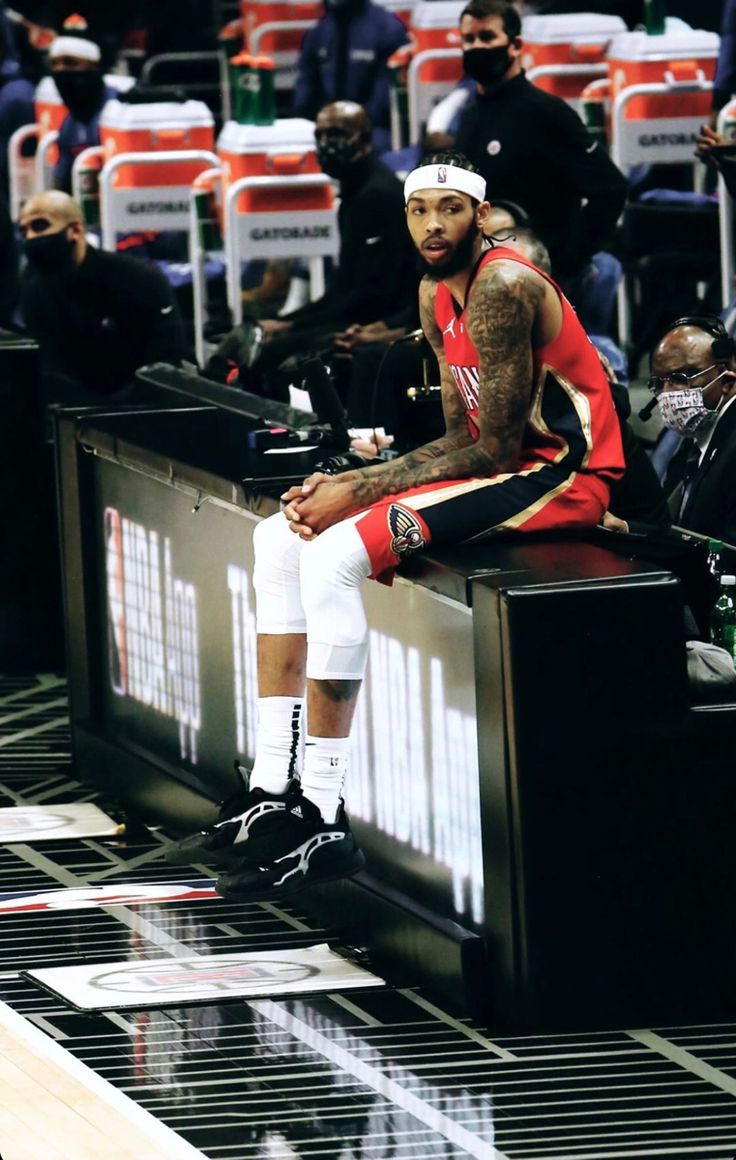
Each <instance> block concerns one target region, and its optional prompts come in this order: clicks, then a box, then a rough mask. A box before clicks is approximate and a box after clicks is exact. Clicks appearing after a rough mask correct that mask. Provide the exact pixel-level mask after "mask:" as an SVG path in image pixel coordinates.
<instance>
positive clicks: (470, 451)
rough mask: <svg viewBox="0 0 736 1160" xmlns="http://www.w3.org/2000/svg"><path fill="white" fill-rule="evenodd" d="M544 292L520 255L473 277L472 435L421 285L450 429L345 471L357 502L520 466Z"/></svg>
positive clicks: (470, 307)
mask: <svg viewBox="0 0 736 1160" xmlns="http://www.w3.org/2000/svg"><path fill="white" fill-rule="evenodd" d="M423 287H424V284H423ZM544 293H545V289H544V284H543V283H542V282H541V279H537V277H536V276H535V275H533V274H530V273H529V271H528V270H527V269H525V268H523V267H521V266H520V265H519V264H518V263H516V262H508V263H507V262H493V263H490V264H489V265H487V266H485V267H484V268H483V269H482V270H481V272H480V274H479V275H478V278H477V280H476V282H475V283H474V285H473V288H472V291H471V297H470V302H469V305H468V310H467V327H468V333H469V335H470V337H471V339H472V340H473V343H474V345H475V347H476V350H477V351H478V363H479V372H480V390H479V402H478V420H479V437H478V440H477V441H476V442H472V441H471V439H470V436H469V434H468V432H467V426H466V422H465V408H464V406H463V403H462V400H461V398H460V395H459V392H458V391H457V389H456V387H455V385H454V382H453V380H452V376H451V374H450V372H449V370H448V368H447V364H446V362H445V359H444V354H443V353H442V348H441V342H442V339H441V335H440V334H439V331H438V329H437V326H436V323H435V322H434V312H433V300H434V288H432V289H431V290H430V289H427V288H423V293H422V296H421V297H420V307H421V310H422V327H423V328H424V330H425V334H427V336H428V337H429V339H430V341H431V342H432V346H433V348H434V349H435V353H437V355H438V361H439V363H440V367H441V368H442V401H443V407H444V411H445V421H446V424H447V433H446V434H445V435H444V436H443V437H442V438H441V439H437V440H435V441H434V442H433V443H428V444H426V445H425V446H424V447H420V448H418V449H417V450H416V451H411V452H409V454H408V455H404V456H402V457H401V458H399V459H395V460H393V461H391V462H389V463H383V464H380V465H379V466H377V467H369V468H364V469H361V470H360V471H356V472H351V473H350V474H349V475H348V476H347V477H342V478H343V479H344V480H345V482H346V483H347V482H350V484H351V486H352V490H353V494H354V495H355V499H356V501H357V504H356V506H360V507H362V506H363V505H365V504H368V503H372V502H373V501H375V500H376V499H379V498H381V497H382V496H385V495H393V494H395V493H396V492H399V491H404V490H405V489H406V488H409V487H416V486H418V485H420V484H424V483H434V482H439V481H441V480H445V479H467V478H469V477H470V476H476V475H478V476H487V475H493V474H495V473H496V472H498V471H513V470H514V469H515V467H516V465H517V462H518V456H519V448H520V446H521V438H522V434H523V431H524V424H525V422H526V417H527V411H528V407H529V401H530V398H531V391H532V328H533V326H534V322H535V320H536V317H537V311H538V309H539V306H540V303H541V301H542V299H543V297H544ZM430 302H431V303H432V310H431V312H430V311H429V309H428V307H429V303H430ZM438 343H439V344H440V345H439V346H438Z"/></svg>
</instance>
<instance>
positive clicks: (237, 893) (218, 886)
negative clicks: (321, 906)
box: [215, 850, 365, 902]
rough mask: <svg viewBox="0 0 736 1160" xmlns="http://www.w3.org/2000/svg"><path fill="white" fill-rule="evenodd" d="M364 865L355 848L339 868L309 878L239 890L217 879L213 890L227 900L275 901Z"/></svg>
mask: <svg viewBox="0 0 736 1160" xmlns="http://www.w3.org/2000/svg"><path fill="white" fill-rule="evenodd" d="M364 866H365V854H364V853H363V851H362V850H356V852H355V854H353V856H352V858H351V859H350V861H349V862H347V863H346V864H345V865H344V866H343V867H341V868H340V869H339V870H338V869H334V870H327V871H325V872H324V873H322V874H318V873H314V874H310V876H309V878H305V877H304V875H301V876H300V877H299V878H294V879H289V880H288V881H287V882H285V883H284V884H283V886H264V887H263V888H262V889H261V890H259V889H257V888H256V887H253V888H250V889H247V890H239V889H238V887H237V886H236V885H233V886H227V885H223V884H222V883H221V882H219V881H218V882H216V883H215V890H216V891H217V893H218V894H219V895H220V896H221V897H222V898H226V899H227V900H228V901H229V902H277V901H278V900H279V899H280V898H290V897H291V896H292V894H300V893H301V891H302V890H306V889H307V888H308V887H309V886H317V885H321V884H322V883H323V882H337V881H339V879H340V878H352V877H353V875H354V874H357V873H358V871H359V870H362V869H363V867H364Z"/></svg>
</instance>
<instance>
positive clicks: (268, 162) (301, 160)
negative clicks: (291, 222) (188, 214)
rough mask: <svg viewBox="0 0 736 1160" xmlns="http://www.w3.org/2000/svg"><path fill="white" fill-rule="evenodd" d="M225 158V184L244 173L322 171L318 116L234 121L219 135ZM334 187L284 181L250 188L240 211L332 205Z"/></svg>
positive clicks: (280, 174) (267, 174)
mask: <svg viewBox="0 0 736 1160" xmlns="http://www.w3.org/2000/svg"><path fill="white" fill-rule="evenodd" d="M217 153H218V155H219V157H220V160H221V161H222V172H223V188H224V192H225V193H226V192H227V190H228V188H229V186H231V185H232V184H233V183H234V182H236V181H238V180H239V179H240V178H241V177H285V178H286V177H289V176H290V175H293V174H300V173H320V174H321V173H322V170H321V169H320V167H319V165H318V163H317V152H316V147H315V142H314V122H313V121H307V120H305V119H304V118H303V117H287V118H284V119H283V120H280V121H274V123H273V125H239V124H238V123H237V122H236V121H228V122H227V124H226V125H225V126H224V128H223V130H222V132H221V133H220V136H219V137H218V140H217ZM333 203H334V194H333V191H332V187H331V186H330V185H327V184H325V185H324V186H321V187H312V188H308V189H300V188H299V187H298V186H292V187H291V188H290V187H289V184H288V183H287V182H284V184H283V186H282V187H281V188H278V187H274V186H270V187H269V188H268V189H258V188H255V189H249V190H245V191H244V192H243V193H242V194H241V196H240V198H239V199H238V206H237V209H238V213H278V212H279V211H287V210H289V211H294V210H314V209H331V208H332V206H333Z"/></svg>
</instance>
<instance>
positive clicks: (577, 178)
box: [455, 0, 626, 301]
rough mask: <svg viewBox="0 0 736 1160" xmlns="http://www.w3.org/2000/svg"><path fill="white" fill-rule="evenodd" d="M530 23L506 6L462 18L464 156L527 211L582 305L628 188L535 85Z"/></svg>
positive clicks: (562, 107) (469, 9) (495, 2)
mask: <svg viewBox="0 0 736 1160" xmlns="http://www.w3.org/2000/svg"><path fill="white" fill-rule="evenodd" d="M520 32H521V20H520V17H519V13H518V12H517V10H516V9H515V8H514V7H513V6H512V5H511V4H507V3H505V2H504V0H470V2H469V3H468V4H466V6H465V8H464V9H463V11H462V14H461V17H460V36H461V41H462V47H463V66H464V70H465V73H466V75H467V76H470V77H472V78H473V79H474V80H475V81H476V83H477V94H476V98H475V100H474V101H472V102H471V104H470V105H469V106H468V107H467V108H466V110H465V112H464V113H463V115H462V118H461V121H460V125H459V128H458V133H457V138H456V142H455V147H456V148H457V149H458V150H460V152H462V153H464V154H465V156H466V157H468V158H469V159H470V160H471V161H472V162H473V164H474V165H475V167H476V168H477V169H478V171H479V172H480V173H482V175H483V176H484V177H485V179H486V181H487V182H488V188H489V190H491V191H492V193H493V197H494V199H497V198H502V199H504V200H508V201H514V202H516V203H517V204H518V205H521V206H523V208H524V209H525V210H526V212H527V214H528V215H529V219H530V225H531V228H532V229H533V230H534V232H535V234H536V235H537V236H538V237H539V238H540V239H541V240H542V242H544V244H545V246H546V247H547V249H548V251H549V254H550V258H551V261H552V272H553V274H554V276H555V278H556V279H557V281H558V282H560V284H561V285H562V287H563V289H564V290H565V291H566V292H567V293H568V296H570V297H571V298H572V299H573V301H575V299H576V297H577V296H578V294H579V289H580V283H581V281H582V279H583V277H584V275H585V272H586V270H587V268H588V264H589V261H590V258H591V256H592V255H593V254H594V253H595V252H596V251H597V250H601V249H604V248H605V246H606V244H607V243H608V241H609V240H610V238H611V236H612V234H613V231H614V228H615V225H616V221H617V220H618V217H619V214H620V213H621V210H622V208H623V204H624V200H625V197H626V181H625V179H624V177H623V175H622V174H621V173H620V172H619V170H618V169H617V168H616V166H615V165H614V164H613V162H612V161H611V160H610V158H609V157H608V155H607V154H606V153H605V151H604V150H602V149H601V147H600V145H597V144H596V143H595V142H594V141H593V138H592V137H591V136H590V135H589V133H588V132H587V130H586V129H585V127H584V125H583V123H582V121H581V120H580V118H579V117H578V115H577V114H576V113H575V112H574V111H573V110H572V109H571V108H570V107H569V106H568V105H567V104H566V103H565V102H564V101H563V100H561V99H560V98H559V97H555V96H553V95H552V94H550V93H546V92H544V91H543V90H542V89H539V88H537V87H536V86H535V85H532V84H530V82H529V81H528V80H527V79H526V77H525V75H524V72H523V70H522V67H521V57H522V51H523V46H522V41H521V37H520Z"/></svg>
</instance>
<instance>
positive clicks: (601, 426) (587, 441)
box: [435, 247, 624, 478]
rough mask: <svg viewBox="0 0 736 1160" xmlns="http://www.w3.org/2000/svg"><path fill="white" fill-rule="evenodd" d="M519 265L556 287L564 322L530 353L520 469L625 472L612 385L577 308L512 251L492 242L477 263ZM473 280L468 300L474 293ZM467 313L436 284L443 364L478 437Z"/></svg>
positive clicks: (475, 371) (611, 475)
mask: <svg viewBox="0 0 736 1160" xmlns="http://www.w3.org/2000/svg"><path fill="white" fill-rule="evenodd" d="M500 258H502V259H504V260H511V261H514V262H519V263H520V264H521V265H523V266H528V267H530V268H531V269H532V270H536V271H537V273H538V274H541V276H542V277H543V278H545V279H546V280H547V281H548V282H549V283H550V285H552V286H554V288H555V290H556V291H557V293H558V294H559V297H560V302H561V304H562V326H561V327H560V332H559V334H558V335H557V338H556V339H555V340H554V341H553V342H550V343H548V344H547V346H542V347H538V348H537V349H536V350H534V351H533V352H532V354H533V385H532V395H531V400H530V405H529V413H528V416H527V421H526V428H525V430H524V435H523V439H522V446H521V453H520V462H519V470H522V469H523V468H525V467H528V466H529V465H530V464H531V463H538V462H540V461H542V462H546V463H557V464H562V463H563V462H564V463H565V464H566V465H569V467H570V470H573V471H587V472H595V473H596V474H598V475H603V476H607V477H609V478H617V477H618V476H620V475H621V474H622V473H623V468H624V455H623V448H622V445H621V430H620V427H619V422H618V417H617V415H616V412H615V410H614V406H613V398H612V395H611V388H610V386H609V383H608V380H607V379H606V376H605V373H604V371H603V367H602V366H601V362H600V359H599V358H598V354H597V352H596V349H595V347H594V346H593V344H592V342H591V341H590V339H589V338H588V336H587V334H586V333H585V331H584V330H583V327H582V326H581V324H580V322H579V320H578V317H577V315H576V314H575V311H574V310H573V308H572V306H571V305H570V303H569V302H568V301H567V299H566V298H565V296H564V294H563V293H562V291H561V290H560V289H559V287H558V286H557V285H556V283H555V282H554V281H553V280H552V279H551V278H549V277H548V276H547V275H546V274H545V273H544V271H543V270H539V269H538V268H537V267H536V266H534V265H533V264H532V263H531V262H528V261H527V260H526V259H525V258H523V257H522V256H521V255H520V254H518V253H516V251H515V250H511V249H508V248H507V247H497V248H495V249H492V250H489V251H488V253H487V254H484V255H483V257H482V258H481V260H480V263H479V266H478V269H479V270H480V269H481V268H482V267H483V266H486V265H487V264H488V263H489V262H493V261H497V260H498V259H500ZM472 293H473V289H472V285H471V288H470V291H469V295H468V297H470V295H472ZM465 316H466V310H463V311H462V312H459V307H458V306H457V304H456V302H455V300H454V298H453V297H452V295H451V294H450V291H449V290H448V289H447V287H446V286H445V285H444V283H442V282H441V283H440V284H439V286H438V287H437V296H436V300H435V320H436V322H437V325H438V327H439V328H440V331H441V332H442V342H443V345H444V350H445V358H446V360H447V365H448V367H449V369H450V372H451V373H452V377H453V379H454V380H455V384H456V386H457V389H458V390H459V392H460V394H461V396H462V399H463V403H464V404H465V408H466V411H467V421H468V429H469V431H470V434H471V435H472V436H473V439H477V438H478V394H479V389H480V378H479V372H478V352H477V350H476V349H475V346H474V345H473V343H472V341H471V339H470V336H469V335H468V333H467V331H466V327H465Z"/></svg>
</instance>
